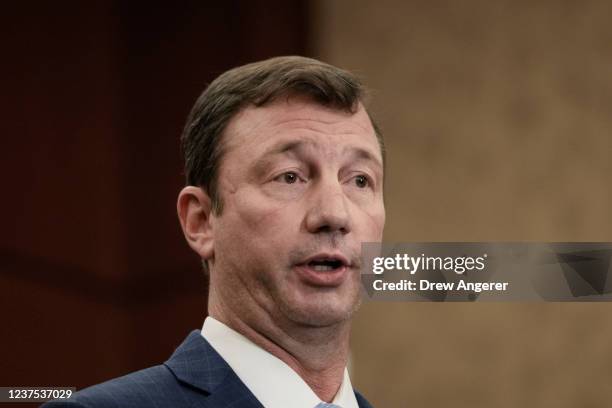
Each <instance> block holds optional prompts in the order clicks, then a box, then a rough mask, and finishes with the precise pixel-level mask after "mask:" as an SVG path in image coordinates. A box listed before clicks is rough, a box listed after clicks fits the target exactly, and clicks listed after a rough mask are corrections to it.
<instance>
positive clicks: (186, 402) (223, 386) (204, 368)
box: [43, 330, 372, 408]
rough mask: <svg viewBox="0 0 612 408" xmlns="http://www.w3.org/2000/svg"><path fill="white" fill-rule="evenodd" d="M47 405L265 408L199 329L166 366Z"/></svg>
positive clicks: (363, 406) (72, 407) (361, 402)
mask: <svg viewBox="0 0 612 408" xmlns="http://www.w3.org/2000/svg"><path fill="white" fill-rule="evenodd" d="M270 386H271V387H273V386H274V385H273V384H271V385H270ZM355 395H356V397H357V402H358V403H359V407H360V408H372V407H371V405H370V404H369V403H368V402H367V401H366V399H365V398H363V397H362V396H361V395H360V394H359V393H357V392H355ZM43 407H44V408H61V407H63V408H79V407H81V408H84V407H96V408H98V407H99V408H107V407H108V408H110V407H113V408H114V407H116V408H119V407H121V408H141V407H201V408H217V407H232V408H256V407H257V408H261V407H262V405H261V403H260V402H259V401H258V400H257V399H256V398H255V396H254V395H253V394H252V393H251V391H249V389H248V388H247V387H246V385H244V383H243V382H242V381H240V379H239V378H238V376H237V375H236V374H235V373H234V371H233V370H232V369H231V368H230V366H229V365H227V363H226V362H225V360H223V358H221V356H220V355H219V354H218V353H217V352H216V351H215V349H213V348H212V346H211V345H210V344H209V343H208V342H207V341H206V340H205V339H204V338H203V337H202V335H201V334H200V331H199V330H194V331H192V332H191V333H190V334H189V336H187V338H186V339H185V341H183V344H181V345H180V346H179V347H178V348H177V349H176V351H175V352H174V354H172V356H171V357H170V359H169V360H168V361H166V362H165V363H164V364H162V365H158V366H155V367H151V368H147V369H144V370H140V371H136V372H134V373H131V374H128V375H126V376H123V377H119V378H115V379H113V380H110V381H107V382H104V383H102V384H98V385H94V386H93V387H89V388H85V389H83V390H81V391H79V392H77V393H74V394H73V395H72V397H71V398H69V399H67V400H63V401H61V400H55V401H50V402H48V403H46V404H44V405H43ZM287 408H290V407H287Z"/></svg>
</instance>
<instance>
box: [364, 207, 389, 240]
mask: <svg viewBox="0 0 612 408" xmlns="http://www.w3.org/2000/svg"><path fill="white" fill-rule="evenodd" d="M360 218H361V220H360V221H358V224H359V225H360V227H361V228H360V229H361V231H362V234H361V235H362V236H361V237H360V241H361V242H380V241H382V238H383V231H384V228H385V207H384V205H383V204H380V205H376V206H373V207H370V208H369V209H364V211H363V213H362V216H361V217H360Z"/></svg>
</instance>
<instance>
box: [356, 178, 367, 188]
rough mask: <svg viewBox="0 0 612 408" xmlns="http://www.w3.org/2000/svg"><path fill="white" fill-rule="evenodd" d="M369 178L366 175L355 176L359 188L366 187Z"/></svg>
mask: <svg viewBox="0 0 612 408" xmlns="http://www.w3.org/2000/svg"><path fill="white" fill-rule="evenodd" d="M369 184H370V183H369V181H368V178H367V177H366V176H363V175H361V176H357V177H355V185H356V186H357V187H359V188H366V187H367V186H368V185H369Z"/></svg>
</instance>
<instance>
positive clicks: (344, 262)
mask: <svg viewBox="0 0 612 408" xmlns="http://www.w3.org/2000/svg"><path fill="white" fill-rule="evenodd" d="M350 267H351V264H350V262H349V261H348V258H346V257H345V256H344V255H343V254H340V253H319V254H316V255H313V256H311V257H310V258H307V259H305V260H304V261H302V262H301V263H299V264H297V265H296V271H297V273H298V276H299V277H300V279H301V280H302V282H304V283H306V284H308V285H310V286H317V287H337V286H339V285H341V284H342V282H344V281H345V280H346V278H347V276H348V275H349V273H350Z"/></svg>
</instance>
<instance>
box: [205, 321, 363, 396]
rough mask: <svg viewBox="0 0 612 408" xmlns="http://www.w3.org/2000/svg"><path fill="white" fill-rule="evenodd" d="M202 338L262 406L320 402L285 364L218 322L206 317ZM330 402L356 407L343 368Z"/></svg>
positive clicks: (346, 371) (345, 371)
mask: <svg viewBox="0 0 612 408" xmlns="http://www.w3.org/2000/svg"><path fill="white" fill-rule="evenodd" d="M202 336H203V337H204V338H205V339H206V340H207V341H208V342H209V343H210V345H211V346H212V347H213V348H214V349H215V351H217V353H219V355H221V357H222V358H223V359H224V360H225V361H226V362H227V364H228V365H229V366H230V367H231V368H232V370H234V372H235V373H236V375H237V376H238V378H240V380H241V381H242V382H243V383H244V384H245V385H246V386H247V388H248V389H249V390H250V391H251V392H252V393H253V395H255V397H256V398H257V399H258V400H259V402H261V403H262V404H263V406H264V407H266V408H286V407H288V406H290V407H295V408H313V407H315V406H316V405H317V404H318V403H320V402H321V400H320V399H319V397H317V395H316V394H315V393H314V392H313V391H312V389H311V388H310V387H309V386H308V384H306V382H305V381H304V380H303V379H302V378H301V377H300V376H299V375H298V374H297V373H296V372H295V371H293V369H292V368H291V367H289V366H288V365H287V364H285V362H283V361H282V360H281V359H279V358H278V357H276V356H274V355H272V354H270V353H268V352H267V351H266V350H264V349H262V348H261V347H259V346H258V345H256V344H255V343H253V342H252V341H251V340H249V339H247V338H246V337H245V336H243V335H242V334H240V333H238V332H236V331H235V330H233V329H231V328H229V327H228V326H226V325H225V324H223V323H221V322H220V321H218V320H216V319H214V318H212V317H210V316H209V317H207V318H206V319H205V320H204V326H203V327H202ZM271 384H273V385H274V386H270V385H271ZM332 403H334V404H336V405H339V406H340V407H342V408H358V404H357V399H356V398H355V393H354V392H353V386H352V385H351V380H350V378H349V375H348V370H347V369H346V368H345V369H344V378H343V380H342V384H341V385H340V388H339V389H338V392H337V393H336V397H335V398H334V400H333V401H332Z"/></svg>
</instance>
